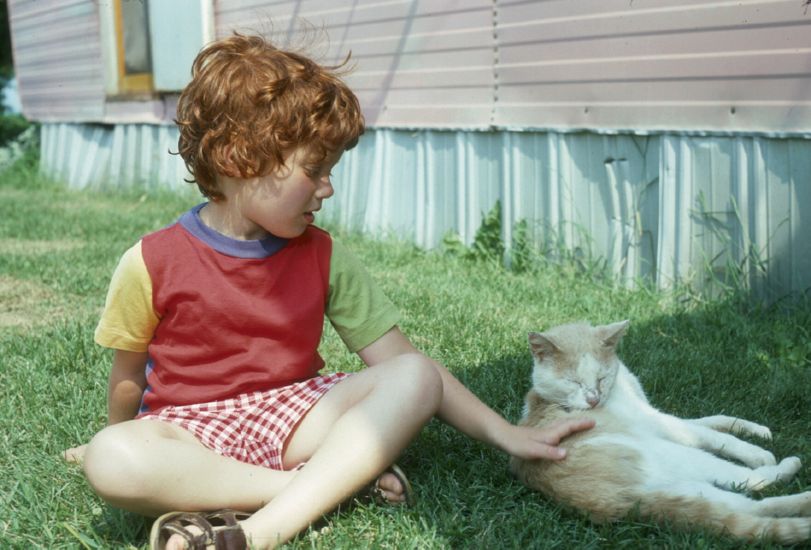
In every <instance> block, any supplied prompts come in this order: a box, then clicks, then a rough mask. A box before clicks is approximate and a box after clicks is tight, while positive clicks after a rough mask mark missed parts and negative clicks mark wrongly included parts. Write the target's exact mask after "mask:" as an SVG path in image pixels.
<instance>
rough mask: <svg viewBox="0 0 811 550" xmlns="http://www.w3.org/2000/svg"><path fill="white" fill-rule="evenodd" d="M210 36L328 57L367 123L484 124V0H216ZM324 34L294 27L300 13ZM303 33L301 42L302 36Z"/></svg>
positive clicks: (488, 84)
mask: <svg viewBox="0 0 811 550" xmlns="http://www.w3.org/2000/svg"><path fill="white" fill-rule="evenodd" d="M215 8H216V9H215V23H216V28H217V35H218V36H225V35H227V34H229V33H230V32H231V31H232V30H239V31H244V32H261V33H263V34H266V35H268V36H269V37H270V38H271V39H273V40H274V41H275V42H277V43H279V44H280V45H282V46H284V45H285V44H287V43H290V44H292V46H293V47H296V46H302V45H303V46H305V49H306V51H308V52H310V53H311V54H313V55H315V57H317V58H318V59H319V60H321V61H323V62H328V63H335V62H338V61H340V60H342V59H343V58H344V57H345V56H346V54H347V53H348V52H349V51H351V52H352V63H353V66H354V69H353V71H352V72H351V73H350V74H349V75H348V76H347V77H346V80H347V82H348V84H349V85H350V86H351V87H352V88H353V89H354V90H355V92H356V93H357V95H358V98H359V99H360V101H361V105H362V108H363V110H364V115H365V116H366V119H367V123H368V124H369V125H370V126H389V127H465V128H468V127H477V128H481V127H486V126H487V125H489V123H490V116H491V114H492V107H493V85H494V81H493V60H494V57H493V56H494V51H493V38H492V37H493V2H492V0H432V1H430V2H425V1H422V2H415V1H411V0H390V1H378V2H373V1H369V0H366V1H356V0H305V1H285V2H262V1H259V0H221V1H219V2H217V3H216V5H215ZM300 19H303V20H306V21H307V22H309V23H310V24H311V25H313V26H314V27H315V28H317V29H323V31H324V33H326V36H325V35H324V34H319V33H318V32H315V33H305V34H302V33H301V32H300V30H301V29H300V27H299V26H298V23H299V20H300ZM302 41H304V44H301V43H302Z"/></svg>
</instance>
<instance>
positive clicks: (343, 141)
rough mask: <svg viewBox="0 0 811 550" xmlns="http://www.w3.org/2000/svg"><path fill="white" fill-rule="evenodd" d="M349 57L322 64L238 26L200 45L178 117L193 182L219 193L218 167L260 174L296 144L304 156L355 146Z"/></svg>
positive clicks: (356, 118) (359, 123)
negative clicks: (346, 74) (346, 76)
mask: <svg viewBox="0 0 811 550" xmlns="http://www.w3.org/2000/svg"><path fill="white" fill-rule="evenodd" d="M348 60H349V58H348V57H347V59H346V60H345V61H344V62H343V63H342V64H340V65H338V66H335V67H326V66H321V65H319V64H317V63H315V62H314V61H312V60H311V59H308V58H307V57H305V56H303V55H300V54H297V53H294V52H289V51H283V50H280V49H278V48H276V47H275V46H273V45H272V44H270V43H269V42H267V41H266V40H265V39H264V38H262V37H259V36H245V35H241V34H238V33H234V35H233V36H230V37H228V38H224V39H221V40H217V41H215V42H212V43H211V44H209V45H207V46H206V47H205V48H203V49H202V50H201V51H200V53H199V54H198V55H197V58H196V59H195V60H194V64H193V65H192V79H191V82H189V84H188V85H187V86H186V87H185V88H184V90H183V92H182V93H181V94H180V99H179V100H178V104H177V118H176V119H175V122H176V123H177V125H178V127H179V129H180V139H179V140H178V152H179V154H180V156H181V157H182V158H183V161H184V162H185V163H186V168H187V169H188V170H189V172H190V173H191V174H192V175H193V176H194V178H193V179H192V180H189V181H190V183H197V186H198V187H199V188H200V191H201V192H202V193H203V195H205V196H206V197H208V198H210V199H212V200H221V199H222V198H223V195H222V193H221V192H220V191H219V190H218V187H217V174H222V175H225V176H230V177H236V178H251V177H257V176H263V175H267V174H270V173H272V172H274V171H275V170H276V169H278V168H280V167H282V166H284V160H285V158H286V157H287V156H288V155H289V154H290V153H292V152H293V151H294V150H296V149H298V148H300V147H306V148H307V152H308V155H310V157H311V158H308V159H307V162H308V163H318V162H321V161H322V160H323V159H324V158H325V157H326V156H327V155H328V154H330V153H332V152H336V151H339V150H344V149H349V148H351V147H353V146H354V145H355V144H356V143H357V140H358V137H360V135H361V134H362V133H363V130H364V122H363V115H362V114H361V111H360V105H359V103H358V99H357V97H355V94H354V93H352V91H351V90H350V89H349V88H348V87H347V86H346V84H344V83H343V81H342V80H341V79H340V77H339V76H340V70H341V69H342V68H343V67H345V66H346V63H347V61H348Z"/></svg>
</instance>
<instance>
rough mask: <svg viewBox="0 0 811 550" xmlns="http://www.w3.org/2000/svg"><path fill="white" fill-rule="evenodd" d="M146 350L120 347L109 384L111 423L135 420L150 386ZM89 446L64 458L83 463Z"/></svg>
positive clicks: (72, 451) (79, 447)
mask: <svg viewBox="0 0 811 550" xmlns="http://www.w3.org/2000/svg"><path fill="white" fill-rule="evenodd" d="M146 361H147V353H146V352H135V351H124V350H120V349H117V350H115V355H114V356H113V368H112V370H111V371H110V378H109V382H108V386H107V425H110V424H117V423H119V422H124V421H126V420H132V419H133V418H135V415H136V414H138V408H139V407H140V405H141V396H142V395H143V393H144V388H146ZM86 447H87V445H80V446H78V447H73V448H71V449H68V450H67V451H65V453H64V458H65V460H67V461H68V462H74V463H77V464H79V463H81V462H82V460H83V459H84V451H85V448H86Z"/></svg>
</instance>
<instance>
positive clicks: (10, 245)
mask: <svg viewBox="0 0 811 550" xmlns="http://www.w3.org/2000/svg"><path fill="white" fill-rule="evenodd" d="M83 244H84V243H82V242H81V241H77V240H72V239H62V240H58V241H42V240H31V239H9V238H0V254H14V255H17V256H24V255H41V254H48V253H51V252H65V251H67V250H74V249H76V248H80V247H81V246H82V245H83Z"/></svg>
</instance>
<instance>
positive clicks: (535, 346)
mask: <svg viewBox="0 0 811 550" xmlns="http://www.w3.org/2000/svg"><path fill="white" fill-rule="evenodd" d="M528 338H529V351H530V352H531V353H532V355H533V356H534V357H537V358H538V360H539V361H542V360H543V359H544V358H546V357H548V356H550V355H553V354H555V353H559V352H560V348H559V347H558V346H557V345H556V344H555V343H554V342H553V341H552V340H550V339H549V337H548V336H545V335H543V334H541V333H539V332H530V333H529V336H528Z"/></svg>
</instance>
